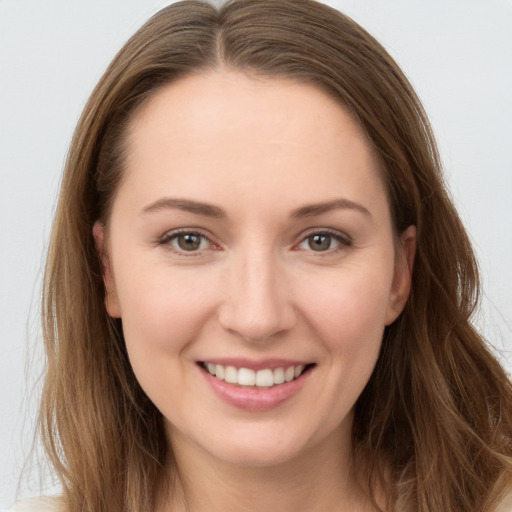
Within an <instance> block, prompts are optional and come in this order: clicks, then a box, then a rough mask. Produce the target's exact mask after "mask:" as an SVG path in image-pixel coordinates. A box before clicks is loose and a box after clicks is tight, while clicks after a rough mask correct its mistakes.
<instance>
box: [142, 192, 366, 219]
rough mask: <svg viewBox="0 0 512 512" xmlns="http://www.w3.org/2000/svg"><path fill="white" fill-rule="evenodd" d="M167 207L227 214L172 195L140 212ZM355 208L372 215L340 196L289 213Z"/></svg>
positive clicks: (305, 214) (306, 214)
mask: <svg viewBox="0 0 512 512" xmlns="http://www.w3.org/2000/svg"><path fill="white" fill-rule="evenodd" d="M168 208H171V209H178V210H182V211H185V212H189V213H193V214H195V215H203V216H205V217H212V218H217V219H219V218H222V219H223V218H226V217H227V214H226V212H225V211H224V210H223V209H222V208H219V207H218V206H214V205H212V204H209V203H203V202H198V201H192V200H190V199H177V198H172V197H164V198H162V199H158V200H157V201H155V202H154V203H151V204H149V205H148V206H146V207H144V208H143V209H142V213H155V212H159V211H161V210H166V209H168ZM340 209H348V210H356V211H359V212H361V213H363V214H364V215H366V216H368V217H372V214H371V213H370V211H369V210H368V209H367V208H365V207H364V206H363V205H361V204H359V203H356V202H354V201H351V200H350V199H345V198H340V199H333V200H331V201H325V202H321V203H313V204H308V205H305V206H301V207H300V208H297V209H296V210H293V212H292V213H291V215H290V216H291V217H292V218H297V219H302V218H305V217H314V216H315V215H322V214H323V213H327V212H330V211H332V210H340Z"/></svg>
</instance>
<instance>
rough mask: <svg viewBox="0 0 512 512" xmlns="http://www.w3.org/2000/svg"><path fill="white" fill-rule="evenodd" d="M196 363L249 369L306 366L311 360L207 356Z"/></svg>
mask: <svg viewBox="0 0 512 512" xmlns="http://www.w3.org/2000/svg"><path fill="white" fill-rule="evenodd" d="M198 363H204V364H206V363H211V364H220V365H221V366H234V367H235V368H248V369H250V370H254V371H258V370H266V369H270V370H275V369H276V368H285V369H286V368H289V367H290V366H306V365H310V364H312V361H304V360H298V359H261V360H254V359H246V358H235V357H223V358H216V357H214V358H208V359H202V360H200V361H198Z"/></svg>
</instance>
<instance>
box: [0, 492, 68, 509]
mask: <svg viewBox="0 0 512 512" xmlns="http://www.w3.org/2000/svg"><path fill="white" fill-rule="evenodd" d="M62 510H63V509H62V500H61V499H60V498H58V497H50V496H41V497H39V498H30V499H26V500H21V501H18V503H16V504H15V505H13V507H12V508H10V509H9V510H6V511H5V512H61V511H62Z"/></svg>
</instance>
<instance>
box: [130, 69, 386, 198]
mask: <svg viewBox="0 0 512 512" xmlns="http://www.w3.org/2000/svg"><path fill="white" fill-rule="evenodd" d="M127 142H128V155H127V156H128V158H127V166H126V175H125V177H124V180H123V181H125V182H131V183H132V185H133V186H134V187H135V188H136V189H138V191H139V192H140V193H141V194H142V193H143V189H145V190H148V191H149V190H151V193H152V194H153V195H154V194H156V193H157V192H158V189H160V188H165V187H167V186H168V187H169V189H172V192H173V195H174V196H176V195H180V194H182V193H189V192H190V191H191V190H193V193H194V194H195V195H197V196H203V197H198V199H203V200H206V199H210V197H209V195H211V194H212V193H213V192H219V190H217V189H218V187H219V184H221V185H222V184H224V185H225V186H229V190H226V194H224V196H222V197H219V199H221V200H222V199H223V198H224V199H225V198H228V197H230V196H231V197H232V196H233V194H237V193H245V192H246V188H247V186H251V187H253V189H258V190H260V191H261V192H265V193H266V194H267V195H268V194H271V193H273V192H274V191H275V190H277V191H283V190H286V191H287V193H288V194H289V195H292V196H293V194H294V193H295V192H297V193H298V194H299V195H301V196H304V195H305V194H306V193H308V194H309V196H310V197H308V198H307V200H308V201H310V202H315V201H320V200H325V199H326V195H327V196H328V195H329V194H331V195H334V196H338V195H339V194H340V193H343V192H344V191H348V193H354V194H356V195H357V194H359V193H360V192H361V191H363V190H366V191H367V192H368V193H372V194H374V195H375V194H376V193H378V194H382V191H383V185H382V183H381V178H380V174H381V173H380V170H379V164H378V161H377V158H376V157H375V154H374V152H373V151H372V149H371V145H370V143H369V142H368V140H367V138H366V136H365V134H364V132H363V130H362V129H361V127H360V126H359V124H358V123H357V121H356V120H355V119H354V118H353V116H352V115H351V114H350V113H349V111H348V110H347V109H346V108H345V107H344V106H343V105H342V104H341V103H340V102H337V101H336V100H335V99H333V98H332V97H330V96H329V95H327V94H326V93H325V92H323V91H322V90H321V89H320V88H318V87H315V86H313V85H311V84H307V83H303V82H297V81H292V80H289V79H284V78H274V77H272V78H268V77H263V78H262V77H256V76H249V75H246V74H243V73H240V72H232V71H225V70H223V71H211V72H208V73H203V74H196V75H192V76H187V77H185V78H182V79H180V80H178V81H176V82H173V83H171V84H169V85H168V86H166V87H165V88H163V89H162V90H160V91H158V92H157V93H156V94H155V95H154V96H153V97H152V98H150V100H148V102H147V103H146V104H145V105H143V107H142V108H141V109H140V111H139V112H137V114H136V115H135V116H134V119H133V120H132V122H131V125H130V127H129V135H128V140H127ZM293 183H297V184H299V185H302V188H301V187H298V188H297V187H292V184H293ZM142 185H144V186H142ZM334 189H336V192H334ZM149 199H150V198H148V200H149Z"/></svg>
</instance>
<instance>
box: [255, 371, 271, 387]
mask: <svg viewBox="0 0 512 512" xmlns="http://www.w3.org/2000/svg"><path fill="white" fill-rule="evenodd" d="M273 385H274V372H273V371H272V370H258V372H257V373H256V386H258V387H270V386H273Z"/></svg>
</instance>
